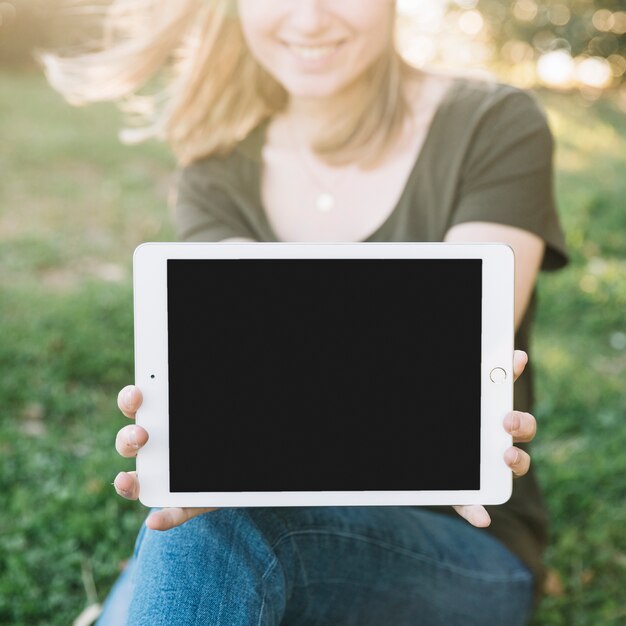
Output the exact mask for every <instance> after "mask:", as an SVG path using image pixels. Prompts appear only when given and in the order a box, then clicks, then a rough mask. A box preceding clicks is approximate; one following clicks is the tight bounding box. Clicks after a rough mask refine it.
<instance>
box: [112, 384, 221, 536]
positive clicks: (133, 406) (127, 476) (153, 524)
mask: <svg viewBox="0 0 626 626" xmlns="http://www.w3.org/2000/svg"><path fill="white" fill-rule="evenodd" d="M142 401H143V396H142V394H141V391H140V390H139V389H138V388H137V387H135V386H134V385H128V386H127V387H124V388H123V389H122V390H121V391H120V392H119V394H118V396H117V406H118V407H119V408H120V411H122V413H123V414H124V415H125V416H126V417H128V418H130V419H133V420H134V419H135V414H136V412H137V409H138V408H139V407H140V406H141V403H142ZM147 441H148V432H147V431H146V430H145V429H144V428H142V427H141V426H136V425H134V424H133V425H131V426H124V428H121V429H120V430H119V431H118V433H117V437H116V438H115V449H116V450H117V451H118V453H119V454H121V455H122V456H123V457H134V456H137V452H138V451H139V449H140V448H141V447H143V446H145V445H146V442H147ZM113 486H114V487H115V490H116V491H117V493H118V494H119V495H121V496H122V497H123V498H126V499H128V500H137V498H138V497H139V480H138V478H137V472H120V473H119V474H118V475H117V476H116V477H115V480H114V481H113ZM207 511H215V508H208V509H203V508H182V509H181V508H165V509H161V510H160V511H155V512H154V513H151V514H150V515H149V516H148V519H147V520H146V526H147V527H148V528H151V529H152V530H169V529H170V528H174V527H175V526H180V525H181V524H183V523H185V522H186V521H187V520H190V519H191V518H192V517H196V515H200V514H201V513H206V512H207Z"/></svg>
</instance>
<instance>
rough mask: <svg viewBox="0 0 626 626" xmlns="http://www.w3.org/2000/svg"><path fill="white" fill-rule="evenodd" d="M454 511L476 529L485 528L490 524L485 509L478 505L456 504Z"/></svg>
mask: <svg viewBox="0 0 626 626" xmlns="http://www.w3.org/2000/svg"><path fill="white" fill-rule="evenodd" d="M453 508H454V510H455V511H456V512H457V513H458V514H459V515H460V516H461V517H462V518H463V519H465V520H467V521H468V522H469V523H470V524H471V525H472V526H476V527H477V528H485V527H487V526H489V524H491V517H490V516H489V513H487V509H485V507H484V506H481V505H480V504H457V505H454V507H453Z"/></svg>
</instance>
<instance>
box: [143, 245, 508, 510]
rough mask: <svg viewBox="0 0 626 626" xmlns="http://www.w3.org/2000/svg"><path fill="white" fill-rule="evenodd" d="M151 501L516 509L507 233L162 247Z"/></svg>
mask: <svg viewBox="0 0 626 626" xmlns="http://www.w3.org/2000/svg"><path fill="white" fill-rule="evenodd" d="M134 306H135V310H134V312H135V384H136V385H137V386H138V387H139V388H140V389H141V391H142V392H143V397H144V400H143V404H142V406H141V408H140V410H139V411H138V412H137V424H139V425H141V426H142V427H143V428H145V429H146V430H147V431H148V433H149V440H148V442H147V444H146V445H145V446H144V447H143V448H142V449H141V450H140V451H139V454H138V455H137V473H138V477H139V483H140V497H139V499H140V500H141V502H142V503H143V504H145V505H147V506H151V507H167V506H189V507H195V506H198V507H200V506H202V507H209V506H216V507H227V506H305V505H426V504H427V505H443V504H500V503H502V502H505V501H506V500H507V499H508V498H509V497H510V495H511V488H512V473H511V470H510V468H508V467H507V465H506V463H505V461H504V458H503V455H504V452H505V450H506V449H507V448H508V447H509V446H511V444H512V440H511V436H510V435H509V434H508V433H507V432H506V431H505V430H504V427H503V424H502V421H503V419H504V416H505V415H506V413H508V412H509V411H511V410H512V408H513V337H514V317H513V315H514V255H513V250H512V249H511V248H510V247H509V246H507V245H505V244H501V243H490V244H466V243H463V244H456V243H455V244H452V243H253V242H250V243H235V242H232V243H231V242H223V243H148V244H143V245H141V246H139V247H138V248H137V250H136V251H135V255H134Z"/></svg>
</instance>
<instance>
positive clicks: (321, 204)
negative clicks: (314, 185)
mask: <svg viewBox="0 0 626 626" xmlns="http://www.w3.org/2000/svg"><path fill="white" fill-rule="evenodd" d="M315 206H316V207H317V210H318V211H321V212H322V213H328V211H330V210H332V209H334V208H335V196H333V195H332V194H330V193H327V192H324V193H321V194H320V195H319V196H317V200H316V201H315Z"/></svg>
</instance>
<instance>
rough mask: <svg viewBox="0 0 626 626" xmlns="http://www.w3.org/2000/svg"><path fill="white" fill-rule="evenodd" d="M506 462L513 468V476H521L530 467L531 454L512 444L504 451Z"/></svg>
mask: <svg viewBox="0 0 626 626" xmlns="http://www.w3.org/2000/svg"><path fill="white" fill-rule="evenodd" d="M504 462H505V463H506V464H507V465H508V466H509V467H510V468H511V469H512V470H513V477H514V478H519V477H520V476H523V475H524V474H526V472H528V469H529V468H530V455H529V454H528V453H527V452H524V450H520V448H516V447H515V446H512V447H511V448H509V449H508V450H507V451H506V452H505V453H504Z"/></svg>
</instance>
